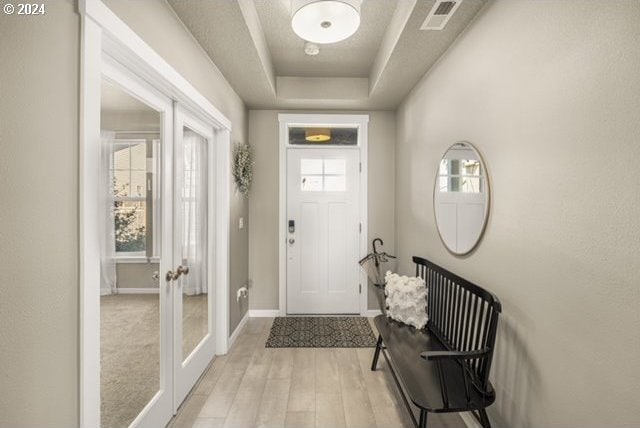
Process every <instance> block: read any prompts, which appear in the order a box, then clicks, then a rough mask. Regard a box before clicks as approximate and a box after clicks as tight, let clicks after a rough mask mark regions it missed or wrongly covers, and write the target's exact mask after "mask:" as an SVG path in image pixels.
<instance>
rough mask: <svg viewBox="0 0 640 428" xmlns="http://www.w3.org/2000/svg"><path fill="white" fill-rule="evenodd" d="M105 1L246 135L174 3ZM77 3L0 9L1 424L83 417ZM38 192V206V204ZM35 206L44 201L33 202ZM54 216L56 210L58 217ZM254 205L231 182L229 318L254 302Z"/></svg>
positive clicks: (237, 105) (68, 421)
mask: <svg viewBox="0 0 640 428" xmlns="http://www.w3.org/2000/svg"><path fill="white" fill-rule="evenodd" d="M107 4H108V5H109V6H110V7H112V8H113V10H114V12H116V14H118V15H119V16H121V18H122V19H123V20H124V21H125V22H126V23H127V24H128V25H130V26H131V27H132V28H133V29H134V30H135V31H136V32H137V33H138V34H139V35H140V36H141V37H143V38H144V39H145V41H146V42H147V43H149V44H150V45H151V46H152V47H153V48H154V49H155V50H156V51H157V52H158V53H160V54H161V55H162V56H163V57H164V58H165V59H166V60H167V61H168V62H169V63H171V64H172V66H173V67H174V68H176V69H177V70H178V71H179V72H180V73H181V74H183V75H184V76H185V77H186V78H187V79H188V80H189V81H190V82H191V83H192V84H193V85H194V86H195V87H196V88H197V89H198V90H199V91H200V92H202V93H203V94H204V95H205V96H206V97H207V98H208V99H209V100H210V101H211V102H212V103H213V104H214V105H216V107H218V108H219V109H220V110H221V111H222V112H223V113H224V114H225V115H226V116H227V117H228V118H229V119H230V120H231V121H232V123H233V133H232V136H233V139H234V141H246V135H247V120H246V119H247V118H246V109H245V106H244V103H243V102H242V100H241V99H240V98H239V97H238V96H237V94H236V93H235V92H234V91H233V89H231V87H230V86H229V85H228V83H227V82H226V80H225V79H224V77H223V76H222V75H221V73H220V72H219V71H218V70H217V68H216V67H215V65H213V63H212V62H211V61H210V60H209V59H208V57H207V56H206V55H205V54H204V52H203V51H202V50H201V48H200V47H199V46H198V45H197V44H196V43H195V41H194V40H193V38H192V37H191V35H190V34H189V33H188V32H187V31H186V30H185V29H184V27H183V26H182V24H181V23H180V21H179V20H178V19H177V18H176V17H175V15H174V14H173V12H172V10H171V9H170V8H169V7H168V6H167V5H166V3H164V2H158V1H152V0H145V1H136V2H130V1H123V0H112V1H108V2H107ZM76 7H77V5H76V2H75V1H71V0H56V1H49V2H47V13H46V15H44V16H37V17H20V16H17V15H13V16H8V15H5V14H0V58H2V60H1V61H0V76H2V78H1V79H0V171H1V173H0V184H1V185H0V192H1V193H0V200H1V201H2V203H1V204H0V220H1V221H0V242H1V243H2V245H1V246H0V260H1V261H0V269H1V271H2V272H4V274H5V278H4V279H5V280H4V281H2V283H1V285H0V305H1V306H0V326H2V328H1V329H0V342H1V343H2V346H0V384H1V385H2V386H1V389H2V393H0V426H2V427H5V426H6V427H61V428H69V427H74V426H77V425H78V422H79V416H78V415H79V396H78V382H79V379H78V368H79V360H78V350H79V339H78V310H79V304H78V293H79V290H78V268H79V263H78V260H79V254H78V222H79V218H78V147H79V144H78V127H79V123H78V117H79V82H80V79H79V67H80V60H79V58H80V56H79V49H80V19H79V16H78V14H77V12H76ZM34 201H37V204H35V203H34ZM36 206H37V209H36V208H35V207H36ZM52 213H55V215H52ZM247 215H248V203H247V201H246V200H245V199H243V198H242V197H241V196H239V195H237V194H236V193H235V188H234V190H233V191H232V201H231V224H230V227H231V291H230V318H231V319H230V322H231V326H230V327H231V329H232V331H233V329H234V328H235V326H236V325H237V324H238V322H239V320H240V319H241V317H242V315H243V314H244V313H245V312H246V310H247V306H248V305H247V302H246V301H244V302H241V303H240V304H238V303H236V301H235V290H236V289H237V288H239V287H240V286H241V285H242V284H243V283H244V282H245V281H246V279H247V277H248V233H247V232H248V231H247V229H244V230H242V231H240V230H238V229H237V227H236V225H237V222H238V217H239V216H245V217H247Z"/></svg>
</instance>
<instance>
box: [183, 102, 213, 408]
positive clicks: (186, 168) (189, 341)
mask: <svg viewBox="0 0 640 428" xmlns="http://www.w3.org/2000/svg"><path fill="white" fill-rule="evenodd" d="M175 117H176V121H175V123H176V124H175V128H174V132H175V150H174V153H175V162H174V165H175V174H174V176H175V180H174V183H175V187H174V189H175V194H176V197H175V198H174V225H175V226H174V250H173V259H174V264H175V263H176V262H177V263H178V267H177V268H176V271H175V272H174V276H176V275H179V277H178V280H176V281H174V287H173V299H174V301H173V302H174V303H173V308H174V329H173V337H174V352H173V367H174V368H173V373H174V379H175V391H176V392H175V394H176V397H175V400H174V401H175V403H176V408H177V406H178V405H179V404H180V403H181V402H182V400H184V398H185V397H186V396H187V394H188V393H189V390H190V389H191V387H192V386H193V385H194V384H195V382H196V380H197V379H198V378H199V377H200V375H201V374H202V372H203V371H204V369H205V368H206V367H207V365H208V364H209V362H210V361H211V358H213V355H214V352H215V340H214V335H213V332H214V324H213V320H214V317H213V308H214V301H213V296H214V294H215V293H214V289H213V284H214V275H213V272H215V269H214V266H213V260H214V258H213V252H214V251H215V246H214V245H213V243H215V236H214V231H215V225H214V216H213V215H212V214H213V210H214V201H215V193H214V188H215V186H214V177H215V175H214V171H213V169H214V168H213V167H214V165H215V150H214V145H213V144H214V133H213V128H212V127H211V126H210V125H208V124H207V123H204V122H202V121H200V120H198V119H197V118H195V117H194V116H193V115H190V114H189V113H188V112H186V111H185V110H184V109H183V108H181V107H180V106H176V109H175ZM178 271H180V272H182V273H180V272H178Z"/></svg>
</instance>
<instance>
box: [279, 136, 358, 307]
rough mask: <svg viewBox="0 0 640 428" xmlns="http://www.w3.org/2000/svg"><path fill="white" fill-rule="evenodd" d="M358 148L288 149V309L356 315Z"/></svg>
mask: <svg viewBox="0 0 640 428" xmlns="http://www.w3.org/2000/svg"><path fill="white" fill-rule="evenodd" d="M359 164H360V151H359V150H358V149H357V148H322V149H316V148H300V149H293V148H290V149H288V150H287V226H288V227H287V236H286V239H287V244H286V245H287V313H289V314H356V313H360V301H359V300H360V299H359V294H360V290H359V281H358V280H359V270H358V268H359V266H358V258H359V257H358V256H359V246H360V235H359V234H360V223H359V221H360V212H359V210H360V179H359Z"/></svg>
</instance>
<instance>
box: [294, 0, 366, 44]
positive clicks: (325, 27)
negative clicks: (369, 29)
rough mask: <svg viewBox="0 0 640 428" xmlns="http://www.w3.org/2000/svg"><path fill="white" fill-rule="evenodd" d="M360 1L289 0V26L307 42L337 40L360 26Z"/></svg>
mask: <svg viewBox="0 0 640 428" xmlns="http://www.w3.org/2000/svg"><path fill="white" fill-rule="evenodd" d="M361 3H362V1H361V0H291V13H292V17H291V27H292V28H293V31H294V32H295V33H296V34H297V35H298V36H300V38H301V39H303V40H306V41H308V42H313V43H321V44H326V43H336V42H339V41H341V40H344V39H346V38H348V37H350V36H352V35H353V33H355V32H356V31H357V30H358V27H360V5H361Z"/></svg>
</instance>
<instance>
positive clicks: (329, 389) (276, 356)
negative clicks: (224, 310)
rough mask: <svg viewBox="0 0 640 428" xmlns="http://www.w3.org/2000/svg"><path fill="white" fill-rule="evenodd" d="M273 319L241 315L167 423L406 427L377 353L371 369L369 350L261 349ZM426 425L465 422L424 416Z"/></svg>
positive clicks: (184, 427) (183, 426) (241, 427)
mask: <svg viewBox="0 0 640 428" xmlns="http://www.w3.org/2000/svg"><path fill="white" fill-rule="evenodd" d="M272 322H273V319H272V318H251V319H249V320H248V322H247V324H246V326H245V328H244V331H243V332H242V333H241V335H240V336H239V337H238V339H237V341H236V343H235V344H234V346H233V347H232V348H231V350H230V352H229V353H228V354H227V355H224V356H220V357H217V358H216V359H215V361H214V362H213V364H212V365H211V367H210V368H209V370H208V371H207V372H206V373H205V374H204V375H203V377H202V379H201V380H200V382H199V383H198V385H196V387H195V388H194V390H193V391H192V393H191V395H190V397H188V398H187V400H186V401H185V403H184V404H183V405H182V407H181V408H180V410H179V412H178V415H176V417H175V418H174V419H173V420H172V422H171V423H170V424H169V427H170V428H192V427H193V428H249V427H251V428H254V427H257V428H305V427H314V428H315V427H318V428H341V427H344V428H396V427H397V428H405V427H406V428H411V427H412V424H411V421H410V419H409V416H408V415H407V414H406V410H405V408H404V405H403V404H402V399H401V398H400V396H399V395H398V394H397V392H396V387H395V384H394V383H393V379H392V377H391V374H390V373H389V370H388V368H387V366H386V362H385V361H384V358H382V357H381V358H380V362H379V367H378V370H377V371H375V372H372V371H371V370H370V364H371V357H372V355H373V348H265V347H264V344H265V341H266V339H267V337H268V335H269V329H270V327H271V323H272ZM373 328H374V331H375V327H373ZM429 427H430V428H452V427H465V424H464V422H463V421H462V419H460V417H459V416H457V415H455V414H448V415H433V414H431V415H429Z"/></svg>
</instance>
